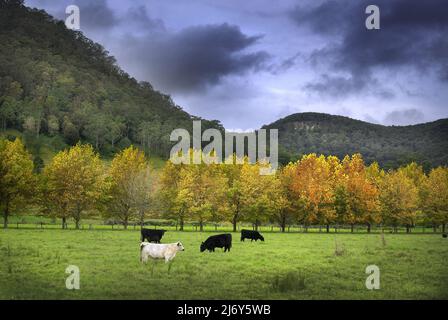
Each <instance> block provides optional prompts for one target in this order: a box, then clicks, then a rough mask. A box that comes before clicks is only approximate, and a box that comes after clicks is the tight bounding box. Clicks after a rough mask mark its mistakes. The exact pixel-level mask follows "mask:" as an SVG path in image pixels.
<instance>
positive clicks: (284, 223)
mask: <svg viewBox="0 0 448 320" xmlns="http://www.w3.org/2000/svg"><path fill="white" fill-rule="evenodd" d="M280 227H281V228H282V232H285V229H286V216H282V222H281V226H280Z"/></svg>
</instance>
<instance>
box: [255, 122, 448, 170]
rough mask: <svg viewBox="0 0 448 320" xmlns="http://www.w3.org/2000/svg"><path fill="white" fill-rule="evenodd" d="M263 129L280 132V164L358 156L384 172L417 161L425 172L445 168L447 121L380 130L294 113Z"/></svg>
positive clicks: (447, 143) (446, 157)
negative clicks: (319, 157) (320, 156)
mask: <svg viewBox="0 0 448 320" xmlns="http://www.w3.org/2000/svg"><path fill="white" fill-rule="evenodd" d="M264 128H277V129H278V130H279V144H280V146H281V153H280V157H281V160H282V161H283V162H285V161H288V160H291V159H295V158H300V157H301V155H303V154H307V153H313V152H314V153H318V154H324V155H336V156H338V157H340V158H342V157H344V156H345V155H347V154H354V153H358V152H359V153H361V154H362V155H363V157H364V159H365V160H366V162H367V163H371V162H373V161H377V162H378V163H379V164H380V165H381V166H383V167H385V168H391V167H394V168H395V167H398V166H400V165H403V164H406V163H409V162H411V161H416V162H418V163H421V164H422V165H423V166H424V167H425V168H426V169H428V168H429V167H434V166H438V165H447V164H448V139H447V137H448V119H442V120H438V121H435V122H430V123H424V124H418V125H413V126H402V127H401V126H400V127H399V126H382V125H377V124H371V123H367V122H363V121H359V120H354V119H350V118H347V117H342V116H333V115H329V114H322V113H297V114H292V115H290V116H287V117H285V118H283V119H280V120H278V121H276V122H274V123H271V124H269V125H266V126H264Z"/></svg>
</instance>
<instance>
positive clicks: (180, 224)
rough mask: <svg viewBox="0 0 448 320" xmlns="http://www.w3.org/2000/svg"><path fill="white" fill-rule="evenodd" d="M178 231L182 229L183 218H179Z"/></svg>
mask: <svg viewBox="0 0 448 320" xmlns="http://www.w3.org/2000/svg"><path fill="white" fill-rule="evenodd" d="M179 231H184V218H183V217H180V218H179Z"/></svg>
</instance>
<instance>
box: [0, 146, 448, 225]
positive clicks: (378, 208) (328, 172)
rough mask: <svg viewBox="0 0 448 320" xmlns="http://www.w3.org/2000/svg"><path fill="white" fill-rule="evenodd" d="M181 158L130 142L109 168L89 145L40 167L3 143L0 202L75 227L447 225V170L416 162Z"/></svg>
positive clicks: (309, 157)
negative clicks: (97, 223) (160, 222)
mask: <svg viewBox="0 0 448 320" xmlns="http://www.w3.org/2000/svg"><path fill="white" fill-rule="evenodd" d="M233 160H234V162H235V161H237V160H238V161H239V162H240V163H239V164H233V165H228V164H219V163H216V164H209V165H206V164H204V163H203V164H198V165H185V164H184V165H182V164H181V165H175V164H173V163H171V162H170V161H167V162H166V164H165V166H164V168H163V169H162V170H161V171H160V172H157V173H156V171H154V170H151V169H150V167H149V165H148V161H147V159H146V157H145V154H144V153H143V152H142V151H140V150H139V149H137V148H134V147H129V148H127V149H124V150H123V151H121V152H120V153H118V154H116V156H115V157H114V159H113V160H112V162H111V163H110V164H109V165H106V164H105V162H104V161H101V159H100V157H99V155H98V154H97V153H96V152H95V151H94V149H93V148H92V147H91V146H90V145H83V144H78V145H76V146H74V147H72V148H70V149H68V150H65V151H61V152H59V153H58V154H56V155H55V156H54V158H53V159H52V160H51V161H50V162H49V163H48V164H47V165H46V166H45V168H44V169H43V171H42V172H41V173H35V172H34V168H33V162H32V160H31V156H30V154H29V153H28V152H27V151H26V150H25V147H24V146H23V144H22V143H21V141H20V140H18V139H16V140H15V141H13V142H12V141H7V140H0V178H1V181H0V192H1V193H0V206H1V210H2V213H3V217H4V226H5V227H6V226H7V222H8V217H9V216H10V215H11V214H13V213H15V212H17V211H19V209H21V208H20V207H21V206H23V205H24V204H30V205H32V206H35V207H38V208H40V211H41V212H42V214H44V215H47V216H50V217H58V218H61V220H62V227H63V228H65V227H66V223H67V219H69V218H72V219H73V220H74V221H75V224H76V227H77V228H79V226H80V221H81V219H83V218H86V217H89V216H100V215H101V216H102V217H104V218H106V219H112V220H113V221H116V222H120V223H122V224H123V225H124V226H125V228H126V227H127V225H128V224H129V223H130V222H134V223H136V222H138V223H141V224H143V223H144V221H145V219H146V218H148V217H151V218H164V219H171V220H175V221H176V223H177V224H178V226H179V229H180V230H183V227H184V224H185V222H186V221H190V222H192V221H194V222H196V223H197V224H198V225H199V227H200V230H202V229H203V226H204V224H205V223H221V222H231V223H232V224H233V229H234V230H235V231H236V228H237V224H238V223H241V222H247V223H252V224H253V225H254V226H255V228H257V227H258V226H259V225H261V224H263V223H276V224H278V225H279V226H280V227H281V229H282V231H285V228H286V227H287V226H288V225H291V224H301V225H304V226H305V228H307V226H310V225H316V224H318V225H326V226H327V231H329V227H330V225H349V226H351V227H352V231H353V226H354V225H358V224H364V225H366V226H367V229H368V231H370V228H371V226H372V225H376V224H383V225H388V226H393V227H398V226H406V228H407V230H408V231H410V228H412V227H413V226H415V225H416V224H425V225H432V226H434V227H436V226H440V225H442V226H443V230H444V231H445V225H446V223H447V222H448V168H446V167H438V168H434V169H432V170H431V171H430V172H429V173H427V174H426V173H425V172H424V171H423V170H422V168H421V167H420V166H418V165H417V164H415V163H411V164H409V165H407V166H405V167H401V168H399V169H397V170H392V171H388V172H385V171H384V170H382V169H381V168H379V166H378V165H377V164H376V163H373V164H371V165H369V166H366V165H365V164H364V161H363V159H362V157H361V155H359V154H355V155H353V156H351V157H349V156H346V157H345V158H344V159H342V160H340V159H338V158H337V157H334V156H328V157H325V156H317V155H315V154H310V155H306V156H304V157H303V158H302V159H300V160H299V161H297V162H295V163H290V164H288V165H287V166H284V167H282V168H280V169H279V170H277V172H276V174H274V175H260V168H261V167H263V166H267V164H263V163H256V164H251V163H249V161H248V160H247V159H246V158H245V159H236V158H235V157H234V159H233Z"/></svg>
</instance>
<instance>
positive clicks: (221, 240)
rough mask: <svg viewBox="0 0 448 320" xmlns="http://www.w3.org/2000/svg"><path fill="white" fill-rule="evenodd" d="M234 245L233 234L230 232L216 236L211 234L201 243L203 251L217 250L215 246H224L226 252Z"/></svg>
mask: <svg viewBox="0 0 448 320" xmlns="http://www.w3.org/2000/svg"><path fill="white" fill-rule="evenodd" d="M231 247H232V235H231V234H230V233H226V234H218V235H216V236H210V237H208V238H207V240H205V241H204V242H202V243H201V252H204V251H205V250H208V251H210V252H212V251H213V252H215V248H224V252H226V251H230V248H231Z"/></svg>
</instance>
